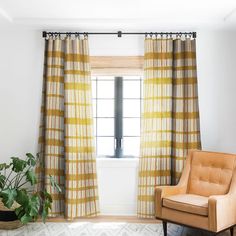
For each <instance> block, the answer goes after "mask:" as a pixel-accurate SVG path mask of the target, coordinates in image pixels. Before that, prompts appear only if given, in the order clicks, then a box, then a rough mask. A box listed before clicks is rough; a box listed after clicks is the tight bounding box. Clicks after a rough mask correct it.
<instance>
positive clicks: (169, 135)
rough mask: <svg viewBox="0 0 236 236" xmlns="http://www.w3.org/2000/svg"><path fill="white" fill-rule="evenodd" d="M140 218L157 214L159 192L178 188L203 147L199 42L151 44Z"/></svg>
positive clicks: (151, 41)
mask: <svg viewBox="0 0 236 236" xmlns="http://www.w3.org/2000/svg"><path fill="white" fill-rule="evenodd" d="M144 70H145V72H144V74H145V78H144V101H143V114H142V131H141V158H140V163H139V183H138V184H139V186H138V216H139V217H147V218H149V217H153V216H154V188H155V186H157V185H169V184H176V183H177V182H178V179H179V177H180V175H181V171H182V169H183V165H184V160H185V158H186V155H187V152H188V150H189V149H200V148H201V142H200V125H199V111H198V92H197V73H196V44H195V39H190V38H187V39H180V38H177V39H173V38H169V39H152V38H147V39H146V40H145V63H144Z"/></svg>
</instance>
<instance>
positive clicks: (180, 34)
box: [42, 31, 197, 38]
mask: <svg viewBox="0 0 236 236" xmlns="http://www.w3.org/2000/svg"><path fill="white" fill-rule="evenodd" d="M54 35H55V36H57V35H59V36H60V35H69V36H70V35H117V37H122V35H145V36H147V35H160V36H162V35H176V36H182V35H185V36H190V37H193V38H196V37H197V33H196V32H146V33H143V32H122V31H118V32H83V33H82V32H47V31H43V32H42V36H43V38H46V37H47V36H54Z"/></svg>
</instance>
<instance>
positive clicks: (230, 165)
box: [155, 150, 236, 236]
mask: <svg viewBox="0 0 236 236" xmlns="http://www.w3.org/2000/svg"><path fill="white" fill-rule="evenodd" d="M155 216H156V218H157V219H161V220H162V222H163V230H164V235H165V236H166V235H167V222H172V223H176V224H181V225H186V226H189V227H193V228H199V229H203V230H206V231H210V232H213V233H214V234H217V233H219V232H221V231H224V230H227V229H230V232H231V235H233V227H234V225H235V224H236V155H232V154H225V153H216V152H205V151H198V150H192V151H190V152H189V155H188V157H187V159H186V164H185V168H184V170H183V172H182V176H181V178H180V181H179V183H178V184H177V185H176V186H158V187H156V189H155Z"/></svg>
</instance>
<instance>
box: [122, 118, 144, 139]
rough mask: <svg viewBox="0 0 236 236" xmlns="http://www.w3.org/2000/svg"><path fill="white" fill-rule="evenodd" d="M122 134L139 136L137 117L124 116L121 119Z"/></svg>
mask: <svg viewBox="0 0 236 236" xmlns="http://www.w3.org/2000/svg"><path fill="white" fill-rule="evenodd" d="M123 127H124V129H123V134H124V136H139V135H140V119H139V118H124V119H123Z"/></svg>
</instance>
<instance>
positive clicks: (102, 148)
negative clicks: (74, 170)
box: [97, 137, 114, 156]
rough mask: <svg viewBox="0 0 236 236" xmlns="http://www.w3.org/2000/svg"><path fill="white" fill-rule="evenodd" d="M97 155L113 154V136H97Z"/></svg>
mask: <svg viewBox="0 0 236 236" xmlns="http://www.w3.org/2000/svg"><path fill="white" fill-rule="evenodd" d="M97 155H98V156H104V155H106V156H107V155H108V156H113V155H114V138H113V137H111V138H110V137H98V138H97Z"/></svg>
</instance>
